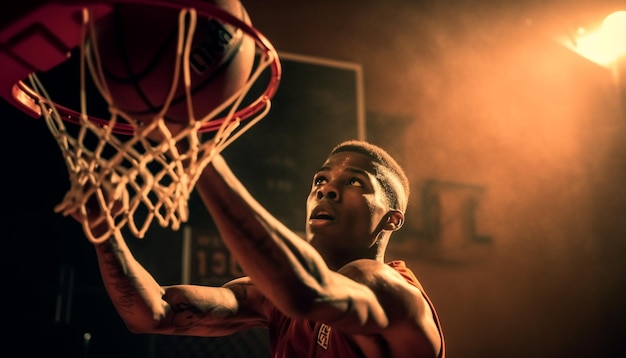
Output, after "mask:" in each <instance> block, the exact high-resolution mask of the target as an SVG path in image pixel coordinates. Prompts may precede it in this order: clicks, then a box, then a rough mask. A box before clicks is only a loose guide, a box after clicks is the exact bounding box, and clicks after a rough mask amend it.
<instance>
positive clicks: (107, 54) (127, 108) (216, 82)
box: [90, 0, 255, 123]
mask: <svg viewBox="0 0 626 358" xmlns="http://www.w3.org/2000/svg"><path fill="white" fill-rule="evenodd" d="M209 2H210V3H211V4H213V5H216V6H217V7H219V8H220V9H222V10H225V11H227V12H228V13H230V14H231V15H233V16H235V17H237V18H238V19H240V20H242V21H243V22H245V23H246V24H249V25H250V23H251V22H250V18H249V17H248V14H247V12H246V10H245V9H244V7H243V5H241V3H239V1H237V0H211V1H209ZM179 12H180V10H179V9H176V8H168V7H158V6H149V5H145V4H133V3H119V4H116V5H115V7H114V9H113V11H112V12H111V13H110V14H108V15H107V16H106V17H104V18H102V19H100V20H99V21H98V22H97V23H96V30H95V31H96V36H95V39H96V40H95V41H96V46H97V49H98V53H99V57H100V63H101V67H102V72H103V74H104V78H105V81H106V85H107V87H108V92H109V93H110V96H111V99H112V101H113V104H114V106H115V107H117V108H119V109H121V110H122V111H124V112H126V113H127V114H129V115H130V116H132V117H133V118H134V119H136V120H138V121H144V122H145V121H149V120H151V119H153V118H154V115H155V114H157V113H159V112H160V111H162V110H163V108H164V105H165V104H166V101H167V98H168V96H170V93H171V91H172V90H173V80H174V76H175V74H176V72H178V74H179V76H180V77H179V80H178V85H177V86H176V87H175V92H174V95H173V100H172V101H171V103H170V107H169V109H167V112H165V116H164V119H165V120H166V121H170V122H179V123H180V122H187V121H189V118H190V115H191V114H193V116H194V118H195V119H200V118H202V117H204V116H206V115H207V114H209V113H210V112H211V111H212V110H213V109H215V108H216V107H217V106H219V105H220V104H222V103H223V102H224V101H225V100H226V99H228V98H229V97H230V96H231V95H232V94H234V93H235V92H236V91H237V90H238V89H240V88H241V87H242V86H243V85H244V84H245V83H246V82H247V80H248V77H249V75H250V72H251V69H252V65H253V61H254V50H255V43H254V40H253V39H252V38H251V37H250V36H247V35H246V34H245V33H244V32H243V31H242V30H240V29H238V28H236V27H235V26H233V25H231V24H226V23H224V22H223V21H220V20H218V19H217V18H207V17H206V16H203V15H202V14H201V13H200V12H199V11H198V16H197V25H196V30H195V33H194V35H193V40H192V41H191V52H190V55H189V64H190V77H191V93H192V98H193V108H192V110H193V113H189V111H188V106H187V102H186V92H185V87H184V77H183V70H182V62H181V65H180V67H179V68H176V59H177V46H178V36H179V35H178V34H179ZM188 22H189V21H188V20H186V23H187V24H188ZM90 48H91V50H90V51H92V54H91V55H92V56H93V55H94V54H93V46H91V47H90ZM181 61H182V59H181Z"/></svg>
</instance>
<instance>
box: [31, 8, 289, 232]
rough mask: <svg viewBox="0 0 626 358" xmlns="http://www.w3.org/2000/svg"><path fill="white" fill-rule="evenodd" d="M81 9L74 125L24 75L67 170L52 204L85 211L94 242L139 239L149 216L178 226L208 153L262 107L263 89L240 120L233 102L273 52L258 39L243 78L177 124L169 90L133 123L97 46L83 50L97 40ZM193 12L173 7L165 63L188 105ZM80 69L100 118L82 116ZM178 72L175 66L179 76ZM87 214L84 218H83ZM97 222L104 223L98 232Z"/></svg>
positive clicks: (272, 61)
mask: <svg viewBox="0 0 626 358" xmlns="http://www.w3.org/2000/svg"><path fill="white" fill-rule="evenodd" d="M83 15H84V16H83V17H84V21H83V22H84V26H83V34H82V41H81V55H80V57H81V58H80V77H81V94H80V96H81V98H80V107H81V108H80V118H78V119H76V120H77V123H78V125H77V126H75V127H76V128H74V130H71V129H70V128H68V126H67V125H66V124H68V123H67V122H66V121H64V114H62V113H61V112H60V111H59V108H58V106H57V105H55V103H54V102H53V101H52V99H51V98H50V96H49V94H48V93H47V92H46V89H45V88H44V85H43V84H42V83H41V81H40V80H39V79H38V77H37V76H36V75H34V74H33V75H30V76H29V80H30V85H31V87H32V89H33V91H34V92H36V93H37V94H38V96H39V97H40V98H42V99H43V100H41V101H40V103H39V105H40V106H41V110H42V113H43V115H44V117H45V120H46V123H47V125H48V128H49V129H50V132H51V133H52V134H53V136H54V138H55V139H56V141H57V143H58V145H59V147H60V149H61V151H62V154H63V157H64V158H65V161H66V164H67V169H68V172H69V179H70V189H69V190H68V192H67V193H66V195H65V197H64V198H63V200H62V202H61V203H59V204H58V205H57V206H56V207H55V211H56V212H59V213H62V214H63V215H70V214H72V213H74V212H77V211H78V212H80V213H81V216H82V217H83V218H84V220H83V229H84V231H85V233H86V235H87V237H88V239H89V240H90V241H92V242H94V243H98V242H101V241H103V240H105V239H107V238H108V237H109V236H111V235H112V234H113V233H115V232H117V231H119V230H121V229H122V228H124V227H127V228H128V229H129V230H130V231H131V233H132V234H133V235H134V236H136V237H138V238H143V237H144V235H145V233H146V231H147V230H148V229H149V227H150V226H151V223H152V222H153V221H154V220H155V219H156V221H157V222H158V224H159V225H161V226H162V227H170V228H172V229H173V230H178V229H179V228H180V226H181V223H184V222H185V221H187V219H188V217H189V212H188V201H189V197H190V194H191V192H192V190H193V188H194V185H195V183H196V182H197V180H198V179H199V177H200V174H201V172H202V170H203V169H204V168H205V166H206V165H207V164H208V163H209V162H210V161H211V160H212V158H213V157H214V155H215V154H217V153H219V152H221V151H222V150H223V149H224V148H225V147H227V146H228V145H230V143H232V141H234V140H235V139H236V138H237V137H239V136H240V135H241V134H243V133H244V132H245V131H246V130H247V129H248V128H250V127H251V126H253V125H254V124H256V123H257V122H258V121H259V120H260V119H262V118H263V117H264V116H265V115H266V114H267V112H268V111H269V109H270V101H269V98H268V97H267V96H262V97H263V98H260V99H259V100H261V101H262V103H261V106H260V107H259V109H258V110H256V111H254V112H253V113H251V114H247V115H246V116H249V118H247V119H246V120H245V121H243V120H242V118H240V115H239V113H241V112H238V109H240V108H242V107H243V106H244V104H243V103H242V102H243V100H244V97H245V96H246V94H247V93H248V92H249V91H250V88H251V87H252V85H253V84H254V83H255V82H256V81H257V80H258V78H259V76H261V74H262V73H263V71H265V70H266V69H268V68H270V67H271V66H276V64H277V63H278V59H277V55H276V52H275V51H274V50H273V49H268V48H261V50H260V51H259V48H260V45H259V43H258V42H257V52H258V56H259V59H258V60H257V61H255V66H254V67H253V70H252V73H251V74H250V77H249V79H248V81H247V83H246V84H245V85H244V86H243V87H242V88H241V89H239V90H238V91H237V93H235V94H234V95H233V96H231V97H230V99H228V100H227V101H225V102H224V103H223V104H222V105H220V106H219V107H218V108H215V109H214V110H212V111H211V112H210V113H209V114H207V115H206V116H204V117H203V118H194V117H193V114H192V115H190V118H189V121H188V123H182V124H180V125H179V124H177V125H176V127H173V126H172V124H171V123H170V124H169V127H168V123H167V122H166V121H165V120H164V119H163V117H164V113H166V111H167V109H168V106H169V104H170V102H171V101H172V97H173V92H174V91H173V90H172V92H171V93H170V96H169V97H168V98H167V100H166V101H165V105H164V106H163V110H162V111H161V112H160V113H158V114H156V115H155V116H154V118H153V119H152V120H151V121H141V122H139V121H137V120H135V119H134V118H133V117H132V116H131V115H129V114H128V113H125V112H124V111H122V110H120V109H119V108H117V107H116V105H115V103H114V101H113V99H112V96H111V93H110V92H109V91H108V89H107V86H106V81H105V78H104V74H103V71H102V69H101V66H100V63H99V56H98V49H97V48H94V49H91V51H87V50H88V46H90V45H89V44H95V43H96V42H95V41H93V39H92V41H88V37H89V36H93V34H94V31H93V30H94V29H93V26H94V24H93V21H90V13H89V10H88V9H85V10H84V11H83ZM196 18H197V14H196V11H195V10H194V9H191V8H189V9H181V10H180V14H179V31H178V49H177V50H178V51H177V60H176V68H175V69H172V71H173V73H174V74H175V76H174V79H173V81H172V87H171V88H172V89H174V88H176V87H177V86H178V81H180V80H182V81H183V83H184V86H185V90H186V101H187V106H189V108H193V96H192V94H191V89H190V77H189V71H190V65H189V60H188V58H189V51H190V46H191V45H190V44H191V41H190V39H191V36H192V35H193V32H194V30H195V24H196ZM90 34H91V35H90ZM248 35H249V34H248ZM89 53H91V54H95V56H90V55H89ZM87 70H89V73H90V74H91V76H92V78H93V80H94V82H95V85H96V86H97V88H98V90H99V92H100V93H101V95H102V97H103V98H104V99H105V100H106V102H107V104H108V112H109V113H110V116H109V118H108V121H106V123H104V124H102V123H99V122H96V121H93V120H92V118H91V117H89V116H88V111H87V98H86V97H87V94H86V90H85V79H86V76H87ZM178 73H182V79H181V78H179V77H180V76H178ZM276 81H278V80H277V79H276ZM193 112H194V111H192V110H190V111H189V113H193ZM224 113H226V114H225V115H224ZM218 116H219V118H218ZM65 119H67V118H65ZM210 121H214V122H215V123H216V124H215V126H214V129H211V131H212V132H213V133H214V135H213V136H212V137H211V138H210V139H207V140H204V141H203V140H202V139H201V132H202V131H203V130H204V128H206V125H207V123H209V122H210ZM119 123H125V125H130V126H131V128H132V131H131V132H132V133H128V134H126V135H120V134H119V133H118V132H116V130H115V129H116V128H117V126H118V124H119ZM173 128H175V129H174V130H173ZM96 203H97V209H98V210H97V211H98V213H97V218H96V219H95V220H94V218H93V215H94V213H93V210H94V206H93V205H94V204H96ZM90 210H91V211H92V212H89V211H90ZM88 217H90V218H91V219H90V220H88ZM105 224H106V225H105ZM103 226H105V227H106V228H107V229H106V230H104V231H102V227H103ZM95 227H98V232H97V233H95V232H94V231H95V230H93V229H94V228H95Z"/></svg>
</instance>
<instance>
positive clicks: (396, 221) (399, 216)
mask: <svg viewBox="0 0 626 358" xmlns="http://www.w3.org/2000/svg"><path fill="white" fill-rule="evenodd" d="M402 224H404V214H403V213H402V212H401V211H398V210H390V211H389V212H388V213H387V222H386V223H385V230H389V231H396V230H398V229H399V228H401V227H402Z"/></svg>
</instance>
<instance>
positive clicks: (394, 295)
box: [338, 259, 441, 357]
mask: <svg viewBox="0 0 626 358" xmlns="http://www.w3.org/2000/svg"><path fill="white" fill-rule="evenodd" d="M338 272H339V273H341V274H343V275H345V276H347V277H349V278H351V279H352V280H354V281H357V282H359V283H361V284H363V285H366V286H368V287H369V289H371V290H372V291H373V292H374V294H375V295H376V297H377V299H378V301H379V304H380V305H381V306H382V307H383V310H384V311H385V313H386V315H387V317H388V319H389V325H388V327H387V328H385V329H383V330H381V332H380V334H381V335H382V336H383V337H384V338H385V340H386V341H387V342H388V344H389V347H390V349H391V350H394V351H395V352H394V354H393V356H394V357H396V356H397V357H400V356H406V354H407V353H411V354H414V355H412V356H414V357H415V356H417V357H422V356H433V357H436V356H437V354H436V352H438V351H439V349H440V347H441V336H440V334H439V330H438V327H437V323H436V322H435V318H434V315H433V312H432V310H431V308H430V305H429V304H428V301H427V300H426V297H425V296H424V293H422V291H421V290H420V289H418V288H417V287H416V286H414V285H412V284H410V283H409V282H407V280H406V279H405V278H404V277H403V276H402V275H400V273H398V272H397V271H396V270H395V269H394V268H392V267H391V266H389V265H387V264H384V263H382V262H378V261H375V260H365V259H364V260H356V261H353V262H351V263H349V264H347V265H345V266H344V267H342V268H341V269H340V270H339V271H338ZM357 344H359V345H360V346H362V347H367V346H369V344H370V343H369V342H368V339H367V338H364V339H360V338H357ZM416 350H417V351H416ZM387 353H391V352H387Z"/></svg>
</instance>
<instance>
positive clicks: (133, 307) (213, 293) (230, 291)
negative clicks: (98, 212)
mask: <svg viewBox="0 0 626 358" xmlns="http://www.w3.org/2000/svg"><path fill="white" fill-rule="evenodd" d="M95 247H96V253H97V257H98V265H99V267H100V272H101V275H102V279H103V282H104V285H105V288H106V290H107V293H108V294H109V296H110V298H111V301H112V303H113V305H114V307H115V309H116V310H117V311H118V313H119V314H120V316H121V318H122V319H123V321H124V322H125V324H126V326H127V327H128V329H129V330H130V331H132V332H134V333H160V334H180V335H195V336H220V335H227V334H231V333H234V332H236V331H238V330H241V329H246V328H251V327H256V326H261V325H263V324H264V322H265V318H264V316H263V315H262V314H261V313H260V312H261V309H260V307H261V304H262V302H263V297H262V296H261V295H260V294H258V292H257V291H256V289H255V288H254V286H253V285H252V284H251V283H250V281H249V280H248V279H245V278H242V279H238V280H234V281H232V282H230V283H228V284H226V285H224V286H223V287H203V286H195V285H177V286H167V287H162V286H160V285H159V284H158V283H157V281H156V280H155V279H154V277H153V276H152V275H151V274H150V273H149V272H148V271H147V270H146V269H145V268H144V267H143V266H142V265H141V264H140V263H139V262H138V261H137V260H136V259H135V258H134V257H133V255H132V253H131V251H130V250H129V248H128V246H127V245H126V243H125V242H124V239H123V238H122V237H121V235H120V234H117V235H116V236H115V237H111V238H109V239H108V240H107V241H105V242H103V243H101V244H97V245H95Z"/></svg>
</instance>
